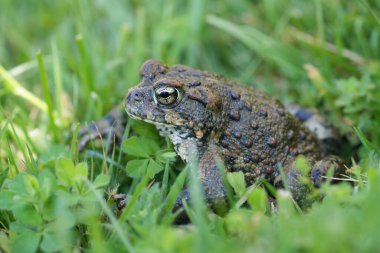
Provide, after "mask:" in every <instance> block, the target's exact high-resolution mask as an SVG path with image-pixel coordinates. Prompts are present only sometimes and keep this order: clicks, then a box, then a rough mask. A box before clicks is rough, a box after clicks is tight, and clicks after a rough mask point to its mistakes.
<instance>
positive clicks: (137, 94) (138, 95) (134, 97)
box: [125, 88, 144, 106]
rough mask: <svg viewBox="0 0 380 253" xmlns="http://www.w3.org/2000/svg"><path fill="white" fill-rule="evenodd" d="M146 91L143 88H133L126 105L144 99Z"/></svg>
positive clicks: (126, 99)
mask: <svg viewBox="0 0 380 253" xmlns="http://www.w3.org/2000/svg"><path fill="white" fill-rule="evenodd" d="M143 99H144V93H143V91H142V90H141V89H136V88H135V89H131V90H130V91H129V92H128V95H127V97H126V98H125V105H126V106H128V105H131V104H135V103H138V102H141V101H143Z"/></svg>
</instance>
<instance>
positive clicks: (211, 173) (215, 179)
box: [173, 145, 227, 212]
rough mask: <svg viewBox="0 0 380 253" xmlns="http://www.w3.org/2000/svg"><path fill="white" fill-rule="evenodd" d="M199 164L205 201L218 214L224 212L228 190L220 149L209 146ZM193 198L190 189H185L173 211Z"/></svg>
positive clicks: (202, 153) (201, 156)
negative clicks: (222, 172)
mask: <svg viewBox="0 0 380 253" xmlns="http://www.w3.org/2000/svg"><path fill="white" fill-rule="evenodd" d="M200 153H201V155H200V158H199V163H198V170H197V171H198V177H199V181H200V184H201V187H202V191H203V195H204V197H205V201H206V203H207V204H208V206H209V207H211V208H212V209H213V210H215V211H216V212H223V211H225V209H226V205H227V202H226V190H225V187H224V183H223V179H222V176H221V169H223V168H220V166H221V162H223V160H222V159H221V156H220V151H219V148H217V147H216V146H214V145H209V146H208V147H207V149H206V150H205V151H204V152H200ZM190 199H191V196H190V192H189V190H188V189H185V190H184V191H183V192H182V193H181V194H180V196H179V197H178V198H177V201H176V203H175V206H174V208H173V210H174V211H175V210H178V209H180V208H182V207H183V201H184V200H186V201H187V202H188V201H190Z"/></svg>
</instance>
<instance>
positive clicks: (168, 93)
mask: <svg viewBox="0 0 380 253" xmlns="http://www.w3.org/2000/svg"><path fill="white" fill-rule="evenodd" d="M171 94H172V93H170V92H167V91H163V92H161V94H160V97H162V98H168V97H169V96H170V95H171Z"/></svg>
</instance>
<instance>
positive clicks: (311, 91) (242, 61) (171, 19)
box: [0, 0, 380, 252]
mask: <svg viewBox="0 0 380 253" xmlns="http://www.w3.org/2000/svg"><path fill="white" fill-rule="evenodd" d="M379 57H380V2H379V1H377V0H354V1H343V0H313V1H303V0H282V1H279V0H251V1H248V0H236V1H227V0H220V1H202V0H193V1H179V0H177V1H176V0H167V1H163V0H155V1H152V0H150V1H147V0H141V1H137V0H135V1H133V0H129V1H128V0H125V1H121V0H120V1H105V0H94V1H89V0H78V1H69V0H62V1H48V0H35V1H32V0H29V1H28V0H24V1H23V0H1V2H0V186H1V187H2V188H1V190H0V210H2V211H0V221H1V223H0V246H1V248H2V249H3V251H6V252H11V251H15V252H17V251H19V250H20V249H21V250H22V249H23V248H22V247H24V248H28V249H29V251H30V252H34V251H36V250H37V249H39V250H42V251H45V252H48V251H49V252H54V251H66V252H71V251H75V250H83V249H85V250H86V251H87V250H89V251H97V252H105V251H110V252H111V251H112V250H125V249H128V251H130V252H215V251H221V252H231V251H232V252H240V251H241V252H252V251H259V252H278V251H282V252H348V251H352V252H360V251H362V252H375V251H380V246H379V242H378V239H377V237H378V228H379V227H380V221H379V219H380V218H379V217H378V213H379V212H380V207H379V203H380V202H379V201H378V200H377V199H376V194H377V196H378V195H379V194H380V189H379V187H378V185H380V179H379V177H380V176H379V169H380V162H379V161H380V159H379V152H380V131H379V129H380V62H379ZM149 58H154V59H158V60H160V61H162V62H164V63H166V64H168V65H172V64H176V63H181V64H186V65H190V66H192V67H195V68H200V69H204V70H208V71H212V72H217V73H220V74H223V75H225V76H227V77H229V78H233V79H236V80H238V81H241V82H243V83H246V84H248V85H252V86H254V87H256V88H257V89H260V90H264V91H266V92H268V93H269V94H271V95H272V96H274V97H277V98H279V99H280V100H281V101H283V102H287V103H297V104H300V105H302V106H305V107H315V108H317V109H318V110H319V111H320V112H321V113H322V114H323V115H325V116H326V117H327V118H328V119H329V120H330V121H331V122H332V123H333V124H334V125H335V126H336V127H337V128H338V129H339V132H340V134H341V135H342V136H344V139H345V142H346V145H345V146H344V147H343V148H342V150H341V151H340V152H341V154H342V155H343V156H344V157H345V158H346V159H347V160H348V164H349V166H348V167H349V169H350V171H351V172H352V173H353V174H352V175H351V179H352V181H354V183H353V187H351V186H350V187H349V186H348V185H345V184H342V185H341V186H334V187H332V186H326V188H324V189H323V190H322V192H323V193H324V194H327V195H328V196H329V197H326V199H327V201H325V202H323V203H322V204H321V203H318V205H316V207H315V208H312V210H311V211H310V213H308V214H307V215H300V214H299V213H298V212H295V211H294V210H293V207H292V205H291V203H289V202H287V201H286V200H284V201H283V202H281V201H280V203H279V206H280V208H279V209H280V211H279V213H272V212H271V211H270V210H269V209H266V208H262V205H261V204H262V203H263V202H260V201H261V197H260V196H264V195H265V193H263V192H261V191H258V193H257V194H254V195H253V197H252V199H253V200H252V201H251V202H250V204H251V208H248V209H247V208H245V207H244V208H241V207H240V206H239V207H237V208H234V209H233V211H231V212H230V214H229V215H228V216H227V217H224V218H221V217H218V218H216V217H214V216H212V214H211V213H210V212H208V211H205V210H203V209H202V210H203V211H199V212H198V213H196V214H195V216H194V217H198V216H197V215H200V216H199V217H203V216H206V217H208V216H210V215H211V216H212V218H211V220H208V218H207V219H206V218H205V219H206V221H207V222H206V221H205V219H197V218H195V220H197V222H194V223H195V229H193V230H192V229H188V228H185V229H183V230H181V229H178V228H176V227H172V226H171V225H170V222H166V223H165V222H162V221H160V219H158V218H157V217H158V216H159V215H158V214H157V213H158V212H159V211H158V210H161V209H160V208H162V207H161V206H160V205H161V204H162V203H161V202H160V201H158V202H157V201H156V202H154V201H153V203H155V204H151V205H153V206H150V205H149V204H147V201H146V199H152V198H153V199H155V196H156V195H157V194H158V195H159V196H160V198H161V199H165V198H166V197H165V194H164V193H165V191H166V190H165V189H166V188H168V187H169V186H168V185H166V184H172V183H174V182H178V180H177V181H176V175H175V173H172V172H170V173H169V172H167V169H166V168H168V166H165V170H164V171H165V173H169V174H170V177H169V180H168V181H165V180H164V181H163V183H162V184H158V183H156V184H154V187H147V188H145V189H144V190H142V189H143V188H144V186H145V185H148V181H144V180H148V179H149V178H148V179H147V178H145V177H143V178H141V177H139V176H137V177H136V176H131V175H130V174H128V170H127V173H125V168H126V164H127V162H128V161H129V160H128V159H129V158H127V159H126V160H125V159H123V150H121V151H120V150H117V152H118V153H117V154H116V156H117V157H118V158H117V159H116V158H115V156H110V155H107V154H104V153H102V152H101V151H96V149H94V150H92V149H91V150H89V152H87V153H86V155H84V156H83V155H81V154H78V153H77V151H76V150H75V148H74V146H75V145H72V144H71V143H75V141H76V139H75V138H76V137H75V129H76V128H77V124H78V123H79V122H81V123H83V122H89V121H91V120H94V119H98V118H100V117H101V116H102V115H104V114H105V113H106V112H107V111H109V110H110V109H111V108H112V107H113V106H115V105H116V104H118V103H119V101H121V100H122V98H123V97H124V95H125V94H126V92H127V90H128V88H129V87H131V86H134V85H135V84H137V83H138V82H139V79H140V77H139V69H140V66H141V64H142V63H143V62H144V61H145V60H147V59H149ZM135 124H137V123H135ZM130 127H131V133H134V134H136V135H137V136H144V135H148V136H151V137H152V139H153V140H154V143H155V144H154V145H156V146H157V147H160V150H157V153H160V152H161V153H162V152H164V151H165V152H166V151H167V150H169V151H167V153H164V154H167V155H166V156H163V157H165V159H167V160H165V159H164V160H163V161H167V164H170V163H169V160H170V159H169V158H168V157H169V155H170V154H171V153H170V152H171V151H170V150H171V147H170V145H168V146H165V142H163V141H162V139H159V138H158V137H157V136H156V133H155V131H154V130H152V128H151V127H150V126H149V125H145V124H142V125H138V127H137V126H136V125H134V124H133V123H131V126H130ZM128 131H129V130H128ZM73 135H74V137H72V136H73ZM138 138H140V137H138ZM73 141H74V142H73ZM128 143H129V144H130V143H131V142H128ZM129 144H128V145H129ZM146 144H147V145H150V144H151V143H146ZM128 145H127V144H126V146H128ZM70 147H71V148H70ZM128 148H131V147H127V148H126V149H128ZM126 149H124V151H125V150H126ZM161 153H160V154H161ZM114 155H115V154H114ZM62 156H63V157H66V158H67V159H68V160H69V161H70V162H72V161H73V162H74V163H75V164H77V163H78V162H79V161H86V162H87V164H88V165H87V166H88V171H89V172H88V173H89V179H90V181H91V182H94V180H95V178H96V176H97V175H99V174H101V175H105V176H107V177H108V179H109V180H111V183H109V184H108V183H99V181H101V179H99V181H98V185H99V189H98V191H99V192H100V194H104V191H106V190H107V191H108V192H109V191H111V190H110V189H111V188H112V189H114V188H116V185H117V183H118V180H119V181H120V182H122V183H120V184H121V185H122V186H123V184H124V186H125V187H126V189H128V191H129V192H128V193H129V195H130V197H131V198H132V199H133V198H135V200H134V201H136V202H134V208H133V207H131V208H130V210H128V212H129V214H128V215H124V216H123V215H122V218H120V219H118V218H116V217H117V216H112V214H110V213H107V211H104V210H108V209H105V207H104V206H102V203H103V202H102V201H101V200H99V198H97V197H96V196H97V195H96V194H95V193H92V194H95V195H90V196H87V195H86V194H87V193H88V192H87V193H86V191H85V190H83V189H86V187H85V186H83V187H84V188H80V187H79V188H78V189H77V190H78V192H76V193H75V190H72V189H73V188H72V187H74V185H76V186H77V185H78V184H79V183H78V182H77V181H75V182H71V181H70V182H69V183H67V182H66V184H65V183H62V182H65V179H64V177H63V176H62V174H60V173H63V172H62V170H63V171H68V170H69V169H68V168H74V167H73V166H74V165H72V164H70V162H68V161H66V160H65V161H64V162H62V161H61V162H57V163H56V160H57V159H58V158H59V157H62ZM157 157H158V155H157V154H156V157H155V159H156V160H159V159H158V158H157ZM156 160H155V161H156ZM160 161H161V160H160ZM161 162H162V161H161ZM171 162H172V161H171ZM160 166H161V165H160ZM162 166H163V165H162ZM103 168H110V170H109V171H108V170H103ZM44 171H50V172H49V173H51V174H49V173H47V172H46V173H45V172H44ZM59 171H61V172H59ZM79 171H80V170H79ZM83 171H84V170H83ZM83 171H82V172H83ZM115 171H117V172H115ZM72 173H74V174H75V173H80V172H75V170H74V171H73V172H72ZM165 173H164V175H162V172H161V174H158V176H157V182H160V180H161V179H165V178H167V177H166V176H168V175H169V174H165ZM45 174H46V175H45ZM85 175H87V174H85ZM120 175H122V178H120ZM165 175H166V176H165ZM141 176H142V175H141ZM69 177H71V176H69ZM33 178H34V179H33ZM124 178H125V179H124ZM131 178H132V179H131ZM78 180H79V179H78ZM141 180H142V181H141ZM56 181H57V182H56ZM95 181H96V180H95ZM140 181H141V182H143V184H141V187H142V188H141V187H140V188H139V187H138V186H139V182H140ZM43 182H45V183H46V182H56V183H51V185H53V186H51V187H50V188H49V187H48V186H46V185H45V184H44V183H43ZM59 182H61V183H59ZM80 182H81V183H80V184H79V185H82V184H85V181H80ZM104 182H108V181H107V180H105V181H104ZM165 182H166V183H165ZM371 182H372V184H371ZM71 184H72V185H71ZM152 184H153V181H152V182H151V183H149V185H150V186H151V185H152ZM76 186H75V187H76ZM44 187H45V188H46V187H47V188H49V190H46V189H47V188H46V189H45V188H44ZM65 187H66V188H65ZM75 187H74V189H76V188H75ZM165 187H166V188H165ZM330 187H331V188H330ZM163 188H164V191H162V189H163ZM43 189H45V190H46V191H45V190H43ZM62 189H66V190H64V192H68V193H72V194H74V195H70V196H69V197H68V196H66V195H65V197H62V196H61V195H60V192H61V191H62ZM80 189H82V190H80ZM160 189H161V190H160ZM87 190H88V191H90V188H89V189H87ZM73 191H74V193H73ZM94 192H95V191H94ZM254 192H255V191H254ZM58 193H59V194H58ZM12 194H13V195H12ZM75 194H77V195H75ZM15 196H16V197H15ZM20 196H23V197H24V198H25V199H24V200H23V201H25V202H22V201H21V202H20V203H21V204H20V205H15V204H11V203H13V202H12V201H11V200H12V199H14V198H16V199H20ZM73 196H75V199H76V201H78V202H75V201H74V200H73V199H74V197H73ZM141 196H143V197H141ZM265 196H266V195H265ZM144 198H145V202H144ZM263 198H264V199H265V197H263ZM63 199H65V201H66V200H67V201H68V202H70V201H71V202H70V203H71V204H67V203H68V202H67V203H66V202H65V201H64V200H63ZM100 199H101V198H100ZM285 199H286V198H285ZM69 200H70V201H69ZM7 201H8V202H7ZM9 201H10V202H9ZM49 201H50V202H54V203H56V205H54V206H55V207H57V205H58V204H57V203H61V204H62V203H66V204H62V206H61V208H63V209H62V210H66V209H67V210H66V211H67V212H66V213H65V214H60V216H62V217H66V218H67V217H71V220H70V219H69V218H68V219H69V220H70V222H71V223H70V224H72V225H71V226H69V227H67V228H65V229H67V230H65V231H66V232H62V231H61V232H57V231H59V230H60V229H57V227H54V228H52V227H49V225H46V224H50V222H52V220H54V219H56V218H57V215H58V214H57V212H56V211H54V212H53V213H54V215H53V214H51V213H49V212H48V213H45V211H44V210H45V209H46V206H48V205H49V203H50V202H49ZM74 202H75V205H74V204H73V203H74ZM264 202H265V201H264ZM89 203H90V204H89ZM136 203H137V204H136ZM260 203H261V204H260ZM50 204H51V203H50ZM103 204H104V203H103ZM73 205H74V206H75V207H76V205H83V206H86V205H90V206H91V205H96V206H99V205H100V206H102V208H100V207H99V209H96V208H94V212H95V213H91V214H88V215H87V214H86V215H87V216H86V215H85V217H87V218H88V219H87V218H86V219H84V218H83V213H82V214H81V213H80V212H74V211H73V210H76V209H75V207H73ZM112 205H113V204H112V203H111V204H110V203H108V206H111V207H112ZM20 206H21V207H20ZM25 206H27V207H28V208H30V209H28V208H27V209H25V208H24V207H25ZM58 206H59V205H58ZM131 206H133V205H131ZM260 206H261V207H260ZM264 206H265V204H264ZM111 207H110V209H109V210H110V211H112V210H111V209H112V208H111ZM257 207H259V208H258V209H257ZM356 207H363V208H356ZM364 207H365V208H364ZM20 208H21V210H23V211H20ZM23 208H24V209H23ZM65 208H66V209H65ZM144 208H145V209H144ZM255 208H256V209H255ZM54 210H55V209H54ZM101 210H102V211H101ZM141 210H142V211H141ZM144 210H145V211H147V210H150V211H151V213H153V214H152V215H149V214H146V213H144ZM164 210H166V209H164ZM166 212H167V213H165V215H161V216H164V217H166V216H168V217H169V216H170V212H168V211H167V210H166ZM376 212H377V216H376ZM124 213H125V212H124ZM252 213H253V214H252ZM28 214H29V215H32V216H33V215H34V216H33V217H42V218H41V219H37V220H38V221H37V220H36V222H37V223H32V224H29V223H28V220H33V218H31V217H29V216H28ZM161 214H162V213H161ZM49 215H50V216H49ZM65 215H66V216H65ZM70 215H71V216H70ZM81 215H82V216H81ZM144 215H145V216H144ZM202 215H203V216H202ZM308 215H309V218H310V219H309V218H305V216H306V217H307V216H308ZM58 216H59V215H58ZM127 216H128V218H127ZM52 217H53V218H52ZM73 217H74V218H73ZM89 217H90V218H89ZM168 219H169V218H168ZM169 220H170V219H169ZM125 221H128V223H126V222H125ZM206 223H207V224H208V225H205V224H206ZM331 223H332V224H331ZM210 224H211V225H210ZM289 230H290V231H289ZM25 231H26V232H25ZM115 231H116V232H115ZM62 233H63V235H64V236H63V237H62ZM115 233H116V234H117V236H115ZM123 233H124V235H123ZM32 235H33V236H32ZM36 235H37V236H36ZM123 236H125V237H123ZM25 238H32V239H30V240H26V241H25ZM73 238H76V239H73ZM126 238H128V239H126ZM58 241H59V242H60V243H57V242H58ZM116 242H118V243H116ZM120 242H121V243H120ZM22 245H24V246H22ZM28 245H29V246H30V247H27V246H28ZM54 245H55V247H54ZM57 245H58V246H57ZM192 245H196V246H195V247H193V246H192ZM18 247H19V248H18ZM20 247H21V248H20ZM280 249H281V250H280ZM20 252H21V251H20ZM25 252H26V251H25Z"/></svg>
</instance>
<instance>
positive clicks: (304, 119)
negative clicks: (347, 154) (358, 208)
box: [80, 60, 344, 208]
mask: <svg viewBox="0 0 380 253" xmlns="http://www.w3.org/2000/svg"><path fill="white" fill-rule="evenodd" d="M141 77H142V81H141V82H140V83H139V84H138V85H137V86H135V87H132V88H131V89H130V90H129V92H128V94H127V96H126V98H125V101H124V103H125V108H126V111H127V113H128V115H129V116H130V117H131V118H133V119H137V120H143V121H146V122H149V123H151V124H154V125H155V126H156V127H157V129H158V131H159V133H160V134H161V135H162V136H166V137H169V139H170V140H171V141H172V143H173V145H174V148H175V151H176V153H177V154H178V155H179V156H180V157H181V159H182V160H183V161H184V162H185V163H191V162H192V161H193V160H194V158H195V160H196V161H197V164H198V175H199V179H200V182H201V185H202V188H203V193H204V196H205V198H206V200H207V202H208V203H209V204H210V205H214V204H216V203H218V202H221V201H223V200H224V199H225V197H226V190H225V186H224V184H223V180H222V176H221V172H222V171H221V169H222V170H224V171H226V172H238V171H241V172H243V173H244V176H245V180H246V183H247V184H248V185H252V184H254V183H255V182H257V181H258V180H266V181H268V182H270V183H271V184H273V185H274V186H275V187H276V188H281V187H284V185H287V187H288V189H289V191H290V192H291V194H292V196H293V198H294V200H295V201H296V202H297V203H298V204H299V205H300V206H301V207H306V206H308V205H309V204H310V201H309V199H308V198H307V193H308V191H309V190H308V189H309V187H308V186H307V185H305V183H304V181H302V180H300V178H301V176H302V172H301V171H300V170H299V169H297V166H296V158H297V157H298V156H301V155H302V156H304V157H305V158H306V160H307V162H308V164H309V166H310V168H311V170H310V172H309V173H308V175H307V176H308V177H309V178H310V181H311V183H312V184H313V185H314V186H316V187H319V186H320V184H321V182H322V178H323V176H324V175H325V174H326V172H327V171H328V170H329V169H330V168H334V169H335V174H337V173H341V172H342V171H343V168H344V167H343V162H342V160H341V159H340V158H339V157H337V156H335V155H333V154H332V153H331V148H330V146H331V143H333V142H334V139H335V138H336V137H335V136H334V133H333V132H334V131H333V129H332V128H331V127H329V126H328V124H327V123H326V121H324V120H323V119H322V118H321V117H320V116H319V115H318V114H317V113H315V112H312V111H310V110H306V109H303V108H300V107H297V106H287V107H285V106H284V105H282V104H281V103H280V102H279V101H278V100H276V99H274V98H272V97H270V96H268V95H266V94H264V93H262V92H260V91H258V90H255V89H253V88H252V87H249V86H247V85H244V84H240V83H238V82H236V81H233V80H229V79H227V78H225V77H223V76H221V75H218V74H214V73H209V72H206V71H202V70H197V69H194V68H191V67H188V66H184V65H174V66H172V67H168V66H166V65H164V64H162V63H160V62H158V61H155V60H148V61H147V62H145V63H144V64H143V66H142V67H141ZM120 114H121V112H120V110H118V109H115V110H114V111H113V112H112V113H111V114H110V115H108V116H107V117H106V120H103V121H100V123H101V124H100V123H96V124H97V125H98V126H101V127H99V128H100V132H101V133H106V132H108V130H107V127H108V126H110V125H112V124H114V123H115V122H116V121H117V119H118V118H120V117H122V116H121V115H120ZM120 122H121V121H119V123H118V124H119V125H117V128H119V129H122V126H121V125H120V124H121V123H120ZM103 129H105V130H106V131H102V130H103ZM84 132H86V131H84ZM90 139H91V138H90V137H89V135H88V133H87V134H85V135H84V138H82V142H81V143H80V146H81V147H83V146H84V145H85V144H86V143H87V142H88V141H89V140H90ZM281 171H283V173H280V172H281ZM183 198H189V193H188V192H187V190H184V192H183V193H182V194H181V196H180V197H179V198H178V200H177V203H176V207H177V208H179V207H181V206H182V201H183Z"/></svg>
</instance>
